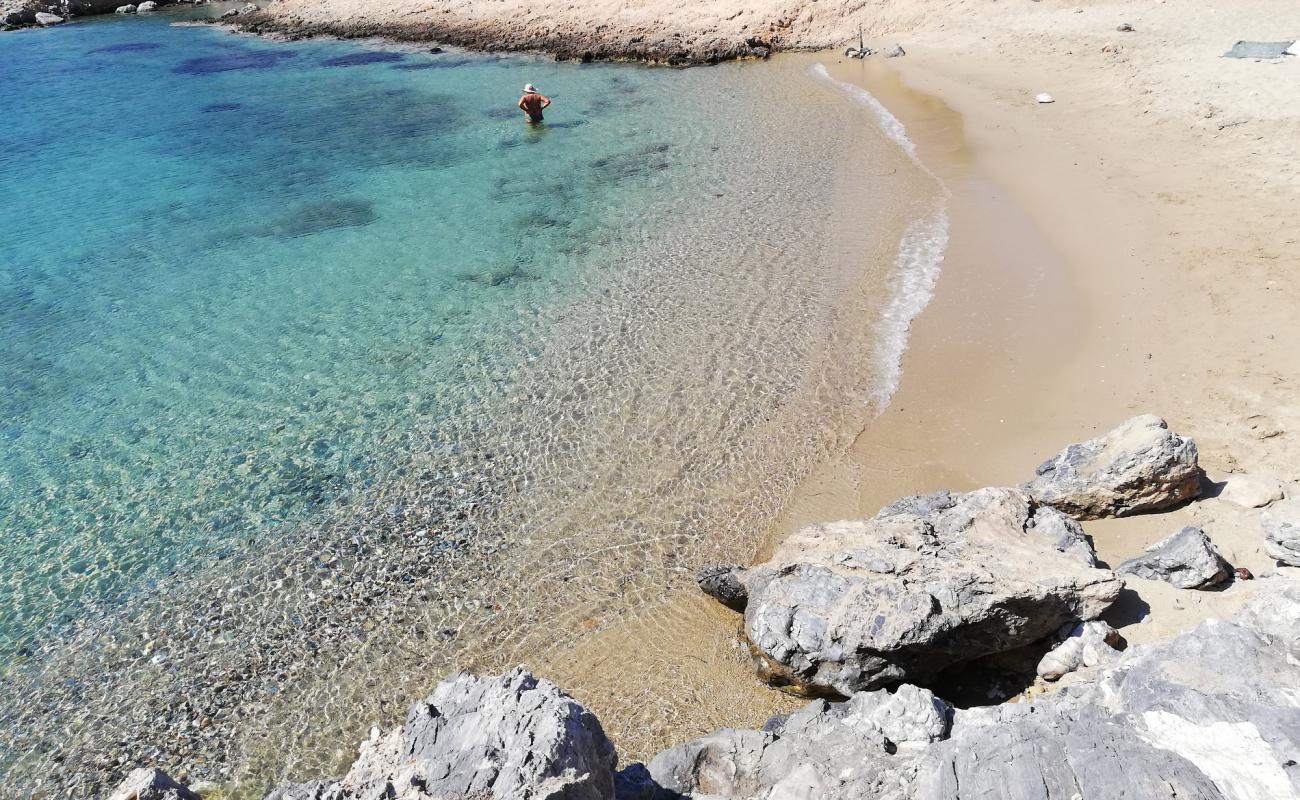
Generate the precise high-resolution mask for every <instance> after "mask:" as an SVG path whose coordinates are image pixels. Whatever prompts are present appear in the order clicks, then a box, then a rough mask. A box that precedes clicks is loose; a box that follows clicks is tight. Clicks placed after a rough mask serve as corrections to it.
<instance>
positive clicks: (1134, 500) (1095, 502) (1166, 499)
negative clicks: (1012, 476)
mask: <svg viewBox="0 0 1300 800" xmlns="http://www.w3.org/2000/svg"><path fill="white" fill-rule="evenodd" d="M1037 476H1038V477H1036V478H1035V479H1034V480H1033V481H1031V482H1029V483H1028V484H1026V485H1025V490H1026V491H1028V492H1029V494H1030V496H1031V497H1033V498H1034V500H1035V501H1037V502H1039V503H1042V504H1044V505H1049V506H1052V507H1054V508H1057V509H1060V510H1061V511H1063V512H1065V513H1066V514H1069V515H1071V516H1073V517H1076V518H1078V519H1100V518H1103V517H1122V516H1127V515H1129V514H1140V513H1142V512H1144V511H1158V510H1160V509H1164V508H1169V507H1171V506H1175V505H1178V504H1179V503H1182V502H1185V501H1187V500H1190V499H1192V498H1194V497H1196V496H1198V495H1199V494H1200V492H1201V482H1200V481H1201V471H1200V468H1199V466H1198V465H1197V461H1196V443H1195V442H1193V441H1192V440H1191V439H1188V438H1185V437H1182V436H1179V435H1178V434H1176V433H1173V432H1172V431H1170V430H1169V426H1168V425H1166V424H1165V421H1164V420H1162V419H1160V418H1159V417H1156V416H1152V415H1150V414H1147V415H1143V416H1140V417H1134V418H1133V419H1130V420H1128V421H1127V422H1125V423H1124V424H1122V425H1120V426H1119V427H1118V428H1116V429H1115V430H1113V431H1111V432H1110V433H1107V434H1105V435H1104V436H1099V437H1097V438H1096V439H1089V440H1088V441H1086V442H1081V443H1078V444H1072V445H1070V446H1069V447H1067V448H1065V450H1063V451H1061V453H1060V454H1058V455H1057V456H1056V457H1055V458H1053V459H1051V460H1050V461H1047V462H1045V463H1043V464H1042V465H1041V466H1040V467H1039V468H1038V470H1037Z"/></svg>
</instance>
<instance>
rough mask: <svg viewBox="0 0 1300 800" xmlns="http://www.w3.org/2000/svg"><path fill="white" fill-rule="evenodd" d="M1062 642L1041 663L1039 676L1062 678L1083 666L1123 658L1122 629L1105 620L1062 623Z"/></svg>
mask: <svg viewBox="0 0 1300 800" xmlns="http://www.w3.org/2000/svg"><path fill="white" fill-rule="evenodd" d="M1059 635H1060V643H1059V644H1057V645H1056V646H1055V647H1053V648H1052V649H1051V650H1050V651H1048V652H1047V654H1046V655H1044V656H1043V657H1042V659H1041V660H1040V661H1039V662H1038V669H1037V671H1038V677H1040V678H1043V679H1044V680H1049V681H1055V680H1060V679H1061V678H1062V677H1064V676H1065V675H1067V674H1069V673H1071V672H1074V671H1075V670H1077V669H1080V668H1081V667H1095V666H1098V665H1100V664H1106V663H1109V662H1110V661H1113V660H1114V659H1115V658H1118V657H1119V650H1117V649H1115V648H1116V645H1118V644H1119V643H1120V636H1119V632H1118V631H1116V630H1115V629H1114V628H1112V627H1111V626H1109V625H1107V624H1106V623H1104V622H1102V621H1101V620H1093V621H1091V622H1078V623H1075V624H1074V625H1066V626H1062V629H1061V631H1060V634H1059Z"/></svg>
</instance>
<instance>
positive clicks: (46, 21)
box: [36, 11, 64, 26]
mask: <svg viewBox="0 0 1300 800" xmlns="http://www.w3.org/2000/svg"><path fill="white" fill-rule="evenodd" d="M63 21H64V20H63V17H60V16H59V15H58V14H50V13H47V12H45V11H38V12H36V24H37V25H42V26H46V25H59V24H61V23H62V22H63Z"/></svg>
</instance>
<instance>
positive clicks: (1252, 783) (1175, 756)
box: [642, 581, 1300, 800]
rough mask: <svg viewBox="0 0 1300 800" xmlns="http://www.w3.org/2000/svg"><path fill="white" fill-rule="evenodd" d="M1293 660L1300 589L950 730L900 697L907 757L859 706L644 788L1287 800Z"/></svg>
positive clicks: (710, 739) (750, 736) (804, 720)
mask: <svg viewBox="0 0 1300 800" xmlns="http://www.w3.org/2000/svg"><path fill="white" fill-rule="evenodd" d="M1298 656H1300V584H1296V583H1294V582H1290V581H1279V582H1277V583H1275V584H1274V585H1272V586H1270V587H1269V588H1268V589H1267V590H1265V591H1261V592H1260V594H1259V595H1258V596H1257V598H1256V599H1255V600H1253V601H1252V602H1251V603H1250V604H1248V605H1247V606H1246V607H1245V608H1244V609H1243V610H1242V611H1241V612H1240V613H1238V614H1237V615H1236V616H1235V617H1234V618H1233V619H1232V620H1229V621H1217V620H1211V621H1208V622H1205V623H1203V624H1201V625H1200V626H1199V627H1197V628H1195V629H1193V630H1191V631H1188V632H1186V633H1183V634H1182V635H1180V636H1178V637H1177V638H1176V639H1174V640H1172V641H1170V642H1166V643H1162V644H1150V645H1140V646H1136V647H1133V648H1131V649H1130V650H1129V651H1128V652H1126V653H1124V654H1122V655H1118V654H1117V655H1116V656H1115V660H1114V663H1113V665H1112V666H1109V667H1106V668H1105V669H1104V670H1103V671H1101V672H1100V673H1099V674H1098V675H1097V676H1096V678H1095V679H1094V680H1092V681H1089V682H1081V683H1078V684H1075V685H1073V686H1070V687H1066V688H1064V689H1062V690H1060V691H1057V692H1054V693H1052V694H1050V695H1045V696H1042V697H1040V698H1038V699H1036V700H1030V701H1024V702H1020V703H1012V704H1006V705H1001V706H994V707H987V708H974V709H970V710H965V711H962V710H958V711H955V712H951V726H950V727H949V724H948V720H947V717H948V715H947V714H945V713H944V710H945V709H946V706H945V705H944V704H943V703H942V701H940V700H937V699H935V700H934V701H933V702H934V705H933V706H932V707H931V708H933V709H934V711H933V713H932V712H931V711H930V709H927V708H926V701H927V700H928V699H929V698H928V697H927V696H926V695H925V694H922V693H921V692H922V690H916V689H914V688H913V687H906V686H904V687H900V689H899V691H898V692H897V693H896V694H895V695H894V696H893V697H894V698H897V701H898V702H899V703H900V705H902V706H903V707H905V708H907V709H908V712H907V713H905V714H903V715H901V716H903V717H904V718H909V717H910V718H916V719H929V720H931V721H932V723H933V724H932V725H931V726H929V727H922V728H920V729H918V730H922V731H924V735H917V736H910V737H908V736H904V737H902V740H901V741H900V740H899V739H895V738H893V737H894V736H898V734H893V735H892V736H891V734H890V733H888V732H887V728H886V726H885V725H884V724H880V723H879V717H874V716H872V715H870V713H867V714H862V713H861V712H856V713H855V711H854V709H855V707H867V708H872V707H880V706H883V705H885V703H882V702H880V699H879V698H888V697H889V695H888V694H887V693H885V692H883V691H882V692H863V693H859V694H856V695H854V696H853V698H852V699H851V700H850V701H849V702H847V703H826V702H824V701H814V702H813V703H811V704H809V705H808V706H807V707H805V708H804V709H802V710H800V711H798V712H796V713H795V714H792V715H791V716H790V717H789V718H788V719H786V720H784V721H780V722H778V724H775V725H769V726H767V728H765V730H763V731H750V730H723V731H718V732H716V733H713V734H710V735H708V736H705V737H703V738H701V739H697V740H695V741H693V742H688V743H686V744H683V745H679V746H677V747H674V748H670V749H669V750H666V751H664V752H663V753H660V754H659V755H658V756H656V757H655V758H654V759H653V760H651V762H650V765H649V772H650V776H651V778H652V779H653V782H654V784H656V785H657V787H658V788H659V789H660V791H661V792H662V793H661V794H660V795H658V796H659V797H678V796H685V797H694V798H700V800H703V798H705V797H708V798H746V799H751V798H759V799H760V800H778V799H780V800H787V799H788V798H806V799H807V800H813V799H814V798H817V800H823V799H824V800H860V799H861V798H890V800H904V798H906V799H907V800H1025V799H1027V798H1032V799H1033V800H1109V799H1110V798H1119V797H1129V798H1141V800H1186V799H1187V798H1198V799H1199V800H1227V799H1228V798H1241V799H1243V800H1244V799H1245V798H1270V800H1273V799H1275V798H1276V799H1277V800H1281V799H1282V798H1292V799H1294V798H1298V797H1300V766H1297V765H1298V764H1300V705H1298V704H1297V703H1295V702H1294V701H1293V700H1292V699H1291V698H1292V697H1293V696H1294V687H1295V686H1296V685H1297V681H1300V657H1298ZM1227 665H1230V667H1229V666H1227ZM904 689H907V690H908V691H909V692H911V693H913V694H909V695H905V694H904V691H903V690H904ZM931 697H932V696H931ZM891 716H892V715H891ZM888 718H889V717H887V718H886V719H888ZM940 719H942V720H943V722H942V724H940V723H939V720H940ZM932 737H933V741H930V740H931V738H932ZM642 796H645V797H649V796H652V795H649V794H643V795H642Z"/></svg>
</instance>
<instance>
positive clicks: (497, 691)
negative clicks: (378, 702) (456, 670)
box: [268, 668, 616, 800]
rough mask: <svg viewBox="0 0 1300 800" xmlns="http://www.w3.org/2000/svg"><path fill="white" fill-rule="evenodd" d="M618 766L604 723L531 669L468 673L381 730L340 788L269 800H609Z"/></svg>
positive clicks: (300, 790) (307, 789) (303, 788)
mask: <svg viewBox="0 0 1300 800" xmlns="http://www.w3.org/2000/svg"><path fill="white" fill-rule="evenodd" d="M615 763H616V757H615V754H614V745H613V744H612V743H611V742H610V741H609V739H608V738H606V736H605V733H604V731H603V730H602V729H601V727H600V722H599V721H598V720H597V719H596V717H595V715H593V714H592V713H591V712H589V711H587V710H586V709H585V708H583V707H582V706H581V705H579V704H578V702H577V701H575V700H574V699H573V698H571V697H569V696H568V695H567V694H565V693H564V692H562V691H560V690H559V689H558V688H556V686H555V685H554V684H552V683H551V682H550V681H547V680H544V679H541V678H537V677H534V676H533V675H531V674H529V673H528V672H526V671H524V670H523V669H522V668H516V669H515V670H513V671H511V672H509V673H507V674H506V675H502V676H499V677H476V676H473V675H469V674H465V673H461V674H459V675H454V676H452V677H450V678H448V679H447V680H445V681H443V682H442V683H440V684H439V685H438V687H437V688H436V689H435V690H434V692H433V694H432V695H430V696H429V697H428V698H426V699H424V700H421V701H420V702H417V703H416V704H415V705H414V706H412V707H411V710H410V712H409V713H408V714H407V717H406V723H405V724H404V725H402V726H401V727H400V728H396V729H394V730H392V731H390V732H389V733H387V734H382V733H380V731H379V730H378V729H374V730H372V731H371V736H370V738H369V740H367V741H366V742H364V743H362V745H361V751H360V755H359V756H358V757H357V760H356V761H355V762H353V764H352V768H351V769H349V770H348V773H347V775H346V776H344V778H343V779H342V780H341V781H338V782H336V783H328V782H327V783H321V782H319V781H317V782H313V783H310V784H302V785H299V786H289V787H283V788H281V789H278V790H276V792H273V793H272V794H271V795H269V796H268V800H272V799H274V800H370V799H371V798H390V799H391V800H417V798H418V799H420V800H423V799H424V798H430V797H435V798H436V797H483V798H485V800H486V798H499V799H500V800H505V799H506V798H510V799H511V800H513V799H514V798H530V800H609V798H611V797H612V796H613V792H614V766H615Z"/></svg>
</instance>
